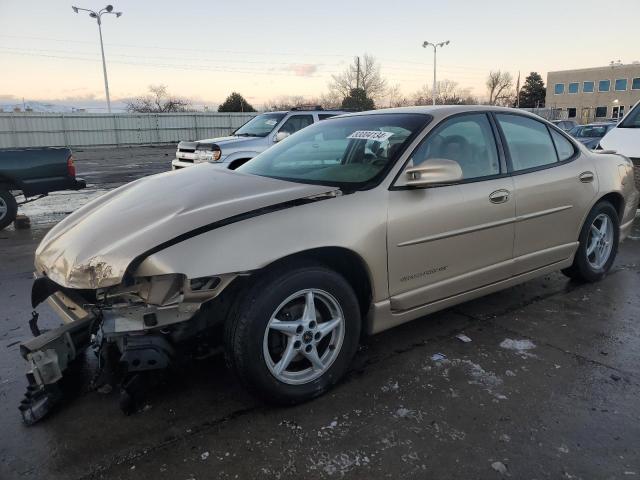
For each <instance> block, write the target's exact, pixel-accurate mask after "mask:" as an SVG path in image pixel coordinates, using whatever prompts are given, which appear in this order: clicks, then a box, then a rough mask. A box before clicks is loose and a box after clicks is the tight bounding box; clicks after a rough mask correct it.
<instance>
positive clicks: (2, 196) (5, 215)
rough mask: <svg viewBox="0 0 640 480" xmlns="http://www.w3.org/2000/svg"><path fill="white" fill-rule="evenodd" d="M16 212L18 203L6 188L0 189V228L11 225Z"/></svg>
mask: <svg viewBox="0 0 640 480" xmlns="http://www.w3.org/2000/svg"><path fill="white" fill-rule="evenodd" d="M17 214H18V203H17V202H16V199H15V198H14V197H13V195H11V192H9V191H7V190H0V230H2V229H3V228H5V227H8V226H9V225H11V222H13V221H14V220H15V219H16V215H17Z"/></svg>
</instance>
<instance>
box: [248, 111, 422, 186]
mask: <svg viewBox="0 0 640 480" xmlns="http://www.w3.org/2000/svg"><path fill="white" fill-rule="evenodd" d="M430 119H431V117H430V116H428V115H422V114H393V113H389V114H376V115H356V116H352V117H343V118H331V119H328V120H324V121H322V122H319V123H316V124H315V125H312V126H310V127H307V128H305V129H303V130H301V131H299V132H298V133H296V134H294V135H292V136H291V137H289V138H287V139H286V140H283V141H282V142H281V143H279V144H277V145H275V146H274V147H271V148H270V149H268V150H266V151H265V152H263V153H261V154H260V155H258V156H257V157H254V158H253V159H252V160H250V161H249V162H247V163H245V164H244V165H242V166H241V167H240V168H238V171H241V172H245V173H252V174H255V175H261V176H265V177H274V178H280V179H283V180H292V181H297V182H302V183H316V184H321V185H333V186H344V187H351V188H358V187H361V186H364V184H367V183H368V182H371V181H374V180H375V179H377V178H381V177H382V176H384V174H385V172H386V171H387V170H388V169H389V168H391V166H392V165H393V163H394V162H395V160H396V158H397V157H398V156H399V154H400V153H401V152H402V150H403V149H404V147H405V146H406V145H407V144H408V143H410V142H411V140H412V139H413V137H414V136H415V135H416V134H417V133H418V132H419V131H420V130H422V128H423V127H424V126H425V125H426V124H427V123H428V122H429V120H430Z"/></svg>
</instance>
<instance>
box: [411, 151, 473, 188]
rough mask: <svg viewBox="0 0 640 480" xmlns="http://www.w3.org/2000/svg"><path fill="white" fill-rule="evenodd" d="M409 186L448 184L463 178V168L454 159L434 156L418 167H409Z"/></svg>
mask: <svg viewBox="0 0 640 480" xmlns="http://www.w3.org/2000/svg"><path fill="white" fill-rule="evenodd" d="M405 174H406V175H407V186H409V187H428V186H430V185H448V184H451V183H455V182H459V181H460V180H462V168H460V164H459V163H458V162H456V161H454V160H448V159H446V158H433V159H429V160H427V161H426V162H424V163H423V164H422V165H419V166H417V167H411V168H407V170H405Z"/></svg>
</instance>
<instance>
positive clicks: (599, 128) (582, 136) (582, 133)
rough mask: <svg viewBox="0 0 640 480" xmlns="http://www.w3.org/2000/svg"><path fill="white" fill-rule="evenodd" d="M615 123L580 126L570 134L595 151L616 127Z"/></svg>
mask: <svg viewBox="0 0 640 480" xmlns="http://www.w3.org/2000/svg"><path fill="white" fill-rule="evenodd" d="M615 126H616V124H615V123H589V124H587V125H578V126H577V127H575V128H574V129H572V130H571V131H570V132H569V135H571V136H572V137H573V138H575V139H576V140H578V141H579V142H580V143H582V144H584V145H585V146H586V147H587V148H590V149H592V150H593V149H594V148H596V147H597V146H598V143H599V142H600V140H601V139H602V137H604V136H605V135H606V134H607V132H608V131H609V130H611V129H612V128H613V127H615Z"/></svg>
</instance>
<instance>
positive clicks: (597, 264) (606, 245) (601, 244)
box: [562, 201, 620, 282]
mask: <svg viewBox="0 0 640 480" xmlns="http://www.w3.org/2000/svg"><path fill="white" fill-rule="evenodd" d="M619 236H620V221H619V219H618V212H617V211H616V209H615V208H614V207H613V205H611V204H610V203H609V202H607V201H603V202H600V203H597V204H596V205H595V206H594V207H593V209H592V210H591V212H589V215H588V216H587V219H586V220H585V222H584V225H583V226H582V230H581V231H580V237H579V242H580V246H579V247H578V250H577V251H576V255H575V258H574V260H573V265H571V266H570V267H569V268H566V269H564V270H562V273H564V274H565V275H566V276H568V277H570V278H572V279H575V280H579V281H583V282H597V281H599V280H602V278H604V276H605V275H606V274H607V272H608V271H609V270H610V269H611V265H613V262H614V260H615V259H616V255H617V253H618V240H619Z"/></svg>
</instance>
